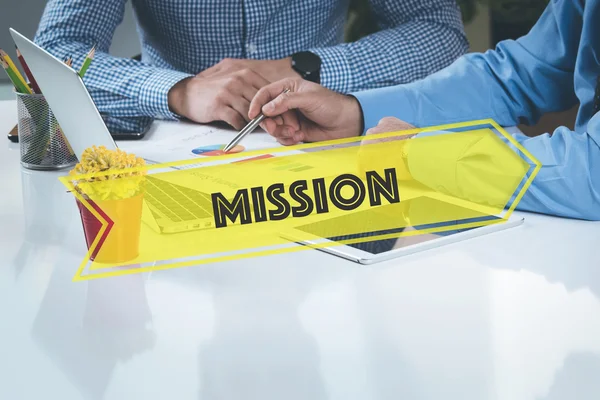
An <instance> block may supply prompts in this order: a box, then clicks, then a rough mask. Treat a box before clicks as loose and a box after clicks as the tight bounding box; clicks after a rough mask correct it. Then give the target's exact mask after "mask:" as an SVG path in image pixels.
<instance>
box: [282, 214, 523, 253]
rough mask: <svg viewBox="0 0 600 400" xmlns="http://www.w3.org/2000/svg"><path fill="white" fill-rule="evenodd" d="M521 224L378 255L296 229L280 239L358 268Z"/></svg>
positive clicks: (501, 224) (513, 220)
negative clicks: (342, 259)
mask: <svg viewBox="0 0 600 400" xmlns="http://www.w3.org/2000/svg"><path fill="white" fill-rule="evenodd" d="M524 220H525V219H524V218H523V217H520V216H515V215H511V216H510V217H509V218H508V219H505V218H504V219H501V220H500V221H498V222H495V223H491V224H487V225H482V226H479V227H475V228H473V229H469V230H466V231H463V232H460V233H455V234H452V235H450V236H439V237H437V238H435V239H432V240H428V241H426V242H422V243H417V244H413V245H410V246H407V247H403V248H401V249H393V250H390V251H386V252H384V253H380V254H372V253H368V252H366V251H363V250H360V249H357V248H354V247H352V246H350V245H347V244H339V243H337V242H333V241H331V240H329V239H325V238H321V237H319V236H316V235H311V234H308V233H306V232H300V231H299V230H297V229H291V230H288V231H286V232H284V233H282V236H283V237H284V238H286V239H288V240H291V241H293V242H296V243H298V244H300V245H304V246H308V247H312V248H314V249H316V250H320V251H323V252H326V253H329V254H332V255H335V256H338V257H341V258H345V259H347V260H350V261H354V262H357V263H359V264H364V265H368V264H374V263H378V262H382V261H386V260H390V259H392V258H397V257H402V256H406V255H409V254H414V253H417V252H420V251H425V250H429V249H433V248H437V247H440V246H444V245H447V244H451V243H456V242H459V241H462V240H466V239H470V238H474V237H477V236H481V235H486V234H489V233H492V232H498V231H501V230H504V229H508V228H512V227H515V226H518V225H521V224H522V223H523V222H524Z"/></svg>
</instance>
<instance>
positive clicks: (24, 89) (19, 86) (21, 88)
mask: <svg viewBox="0 0 600 400" xmlns="http://www.w3.org/2000/svg"><path fill="white" fill-rule="evenodd" d="M0 64H1V65H2V68H4V71H6V74H7V75H8V77H9V78H10V80H11V82H12V84H13V85H14V87H15V89H16V90H17V91H18V92H19V93H29V94H31V89H29V86H27V85H26V84H23V82H22V81H21V80H20V79H19V77H18V76H17V75H16V74H15V72H14V71H13V70H12V69H11V68H10V65H9V63H8V61H6V59H5V58H4V57H2V56H1V55H0Z"/></svg>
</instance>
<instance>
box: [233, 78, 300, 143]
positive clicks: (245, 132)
mask: <svg viewBox="0 0 600 400" xmlns="http://www.w3.org/2000/svg"><path fill="white" fill-rule="evenodd" d="M289 91H290V89H285V90H284V91H283V93H282V94H286V93H288V92H289ZM265 118H266V117H265V115H264V114H260V115H259V116H258V117H256V118H254V119H253V120H252V121H250V122H249V123H248V125H246V126H245V127H244V128H243V129H242V130H241V131H240V133H238V134H237V136H236V137H234V138H233V140H232V141H231V142H229V144H227V146H225V148H224V149H223V151H224V152H225V153H227V152H228V151H229V150H231V149H233V148H234V147H235V145H236V144H238V143H239V142H240V141H241V140H242V139H243V138H245V137H246V136H247V135H249V134H250V133H252V132H253V131H254V130H255V129H256V128H257V127H258V126H259V125H260V123H261V122H262V121H263V120H264V119H265Z"/></svg>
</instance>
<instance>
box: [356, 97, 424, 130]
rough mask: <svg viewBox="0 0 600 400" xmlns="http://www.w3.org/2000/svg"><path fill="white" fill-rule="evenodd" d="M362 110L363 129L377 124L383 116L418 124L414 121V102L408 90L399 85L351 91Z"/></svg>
mask: <svg viewBox="0 0 600 400" xmlns="http://www.w3.org/2000/svg"><path fill="white" fill-rule="evenodd" d="M352 96H354V97H355V98H356V99H357V100H358V102H359V104H360V107H361V108H362V110H363V118H364V131H363V135H364V134H365V132H366V131H367V130H368V129H370V128H373V127H375V126H377V124H378V123H379V121H381V119H382V118H385V117H396V118H398V119H401V120H402V121H405V122H408V123H409V124H411V125H414V126H419V121H416V117H415V116H416V113H415V109H414V105H413V104H414V102H413V101H411V100H410V97H409V95H408V92H407V91H406V90H402V87H400V86H392V87H385V88H381V89H370V90H365V91H361V92H356V93H352Z"/></svg>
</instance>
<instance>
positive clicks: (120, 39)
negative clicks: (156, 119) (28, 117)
mask: <svg viewBox="0 0 600 400" xmlns="http://www.w3.org/2000/svg"><path fill="white" fill-rule="evenodd" d="M46 2H47V1H46V0H0V48H2V49H4V50H6V51H7V52H8V53H9V54H10V55H13V53H14V43H13V41H12V38H11V37H10V34H9V32H8V28H14V29H16V30H18V31H19V32H21V33H23V34H24V35H25V36H27V37H29V38H33V36H34V35H35V31H36V29H37V26H38V23H39V21H40V18H41V16H42V13H43V11H44V7H45V5H46ZM139 52H140V45H139V41H138V38H137V34H136V32H135V21H134V18H133V12H132V10H131V5H130V4H129V2H127V6H126V12H125V17H124V20H123V23H122V24H121V25H120V26H119V28H118V29H117V31H116V32H115V38H114V40H113V46H112V48H111V53H113V54H115V55H117V56H120V57H132V56H134V55H136V54H139ZM0 82H3V83H4V82H8V78H7V77H6V74H3V73H2V74H0Z"/></svg>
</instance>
